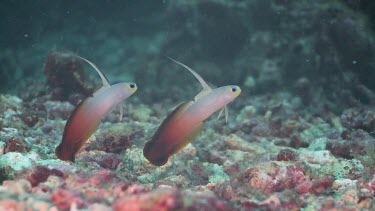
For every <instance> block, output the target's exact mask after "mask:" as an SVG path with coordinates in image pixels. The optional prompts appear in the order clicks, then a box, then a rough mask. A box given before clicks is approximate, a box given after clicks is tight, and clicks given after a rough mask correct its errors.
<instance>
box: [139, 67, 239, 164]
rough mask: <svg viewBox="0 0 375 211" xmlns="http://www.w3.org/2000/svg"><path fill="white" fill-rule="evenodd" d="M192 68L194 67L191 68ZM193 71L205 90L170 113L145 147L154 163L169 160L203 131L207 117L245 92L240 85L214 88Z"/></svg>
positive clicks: (163, 162) (149, 158)
mask: <svg viewBox="0 0 375 211" xmlns="http://www.w3.org/2000/svg"><path fill="white" fill-rule="evenodd" d="M173 61H174V60H173ZM176 62H177V61H176ZM177 63H179V62H177ZM179 64H181V63H179ZM183 66H184V65H183ZM184 67H185V68H186V67H187V66H184ZM187 68H188V67H187ZM189 71H190V72H192V71H193V70H192V69H190V68H189ZM193 75H194V76H195V77H197V79H198V80H199V81H200V82H201V84H202V83H203V84H202V86H203V90H202V92H201V93H199V94H198V95H197V96H196V97H195V100H194V101H189V102H185V103H183V104H181V105H180V106H178V107H177V108H176V109H175V110H174V111H173V112H172V113H171V114H169V115H168V117H167V118H166V119H165V120H164V121H163V123H162V124H161V125H160V127H159V128H158V130H157V131H156V133H155V134H154V136H153V137H152V139H151V140H150V141H149V142H147V143H146V145H145V147H144V149H143V155H144V156H145V157H146V159H147V160H149V161H150V162H151V163H152V164H153V165H156V166H162V165H164V164H166V163H167V161H168V158H169V157H170V156H172V155H173V154H175V153H177V152H178V151H179V150H180V149H182V148H183V147H185V146H186V145H187V144H188V143H190V141H191V140H192V139H194V138H195V137H196V136H197V135H198V134H199V132H200V131H201V128H202V125H203V121H205V120H206V119H207V118H209V117H210V116H211V115H212V114H213V113H215V112H216V111H218V110H220V109H226V105H227V104H228V103H230V102H231V101H233V100H234V99H235V98H236V97H237V96H238V95H239V94H240V93H241V89H240V87H238V86H235V85H228V86H223V87H220V88H217V89H213V90H212V89H211V88H210V87H209V86H208V84H207V83H205V82H204V80H203V79H202V78H201V77H200V76H199V75H198V74H197V73H196V72H194V71H193ZM226 119H227V110H226Z"/></svg>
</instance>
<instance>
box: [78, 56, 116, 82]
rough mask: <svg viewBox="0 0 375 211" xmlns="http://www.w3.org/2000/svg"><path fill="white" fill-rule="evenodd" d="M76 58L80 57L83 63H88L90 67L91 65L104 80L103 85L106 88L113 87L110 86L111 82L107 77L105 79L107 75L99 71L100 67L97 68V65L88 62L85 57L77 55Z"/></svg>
mask: <svg viewBox="0 0 375 211" xmlns="http://www.w3.org/2000/svg"><path fill="white" fill-rule="evenodd" d="M76 57H78V58H80V59H82V60H83V61H85V62H87V63H88V64H89V65H91V66H92V67H93V68H94V69H95V70H96V72H98V74H99V76H100V78H101V79H102V83H103V86H104V87H110V86H111V84H109V81H108V79H107V77H105V75H104V74H103V73H102V72H101V71H100V70H99V68H98V67H96V65H95V64H94V63H92V62H90V61H89V60H87V59H85V58H83V57H80V56H78V55H76Z"/></svg>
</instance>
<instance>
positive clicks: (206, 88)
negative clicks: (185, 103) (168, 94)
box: [167, 56, 212, 101]
mask: <svg viewBox="0 0 375 211" xmlns="http://www.w3.org/2000/svg"><path fill="white" fill-rule="evenodd" d="M167 57H168V56H167ZM168 58H169V59H170V60H172V61H174V62H176V63H177V64H179V65H181V66H183V67H184V68H186V69H187V70H189V71H190V73H191V74H193V75H194V76H195V78H196V79H197V80H198V81H199V83H200V84H201V85H202V88H203V89H202V91H201V92H199V93H198V94H197V95H196V96H195V97H194V100H195V101H197V100H198V99H199V98H201V97H202V96H204V95H206V94H208V93H210V92H211V91H212V88H211V87H210V85H208V84H207V82H206V81H205V80H204V79H203V78H202V77H201V76H200V75H199V74H198V73H196V72H195V71H194V70H193V69H191V68H190V67H188V66H186V65H184V64H182V63H181V62H179V61H176V60H174V59H172V58H171V57H168Z"/></svg>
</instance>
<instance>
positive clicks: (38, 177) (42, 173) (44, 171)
mask: <svg viewBox="0 0 375 211" xmlns="http://www.w3.org/2000/svg"><path fill="white" fill-rule="evenodd" d="M51 175H54V176H58V177H63V176H64V174H63V173H62V172H61V171H59V170H57V169H49V168H47V167H45V166H36V167H34V168H33V169H31V171H30V172H29V173H28V174H27V176H26V179H27V180H28V181H29V182H30V183H31V185H32V186H37V185H38V184H39V183H41V182H45V181H47V179H48V177H49V176H51Z"/></svg>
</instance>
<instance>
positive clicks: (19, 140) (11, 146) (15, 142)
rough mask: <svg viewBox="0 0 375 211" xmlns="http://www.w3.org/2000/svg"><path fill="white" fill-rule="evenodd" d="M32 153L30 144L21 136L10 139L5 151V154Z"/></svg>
mask: <svg viewBox="0 0 375 211" xmlns="http://www.w3.org/2000/svg"><path fill="white" fill-rule="evenodd" d="M28 151H30V146H29V145H28V143H27V142H26V141H25V140H24V139H23V137H20V136H12V137H10V138H9V139H8V140H7V142H6V146H5V149H4V152H5V153H8V152H28Z"/></svg>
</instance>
